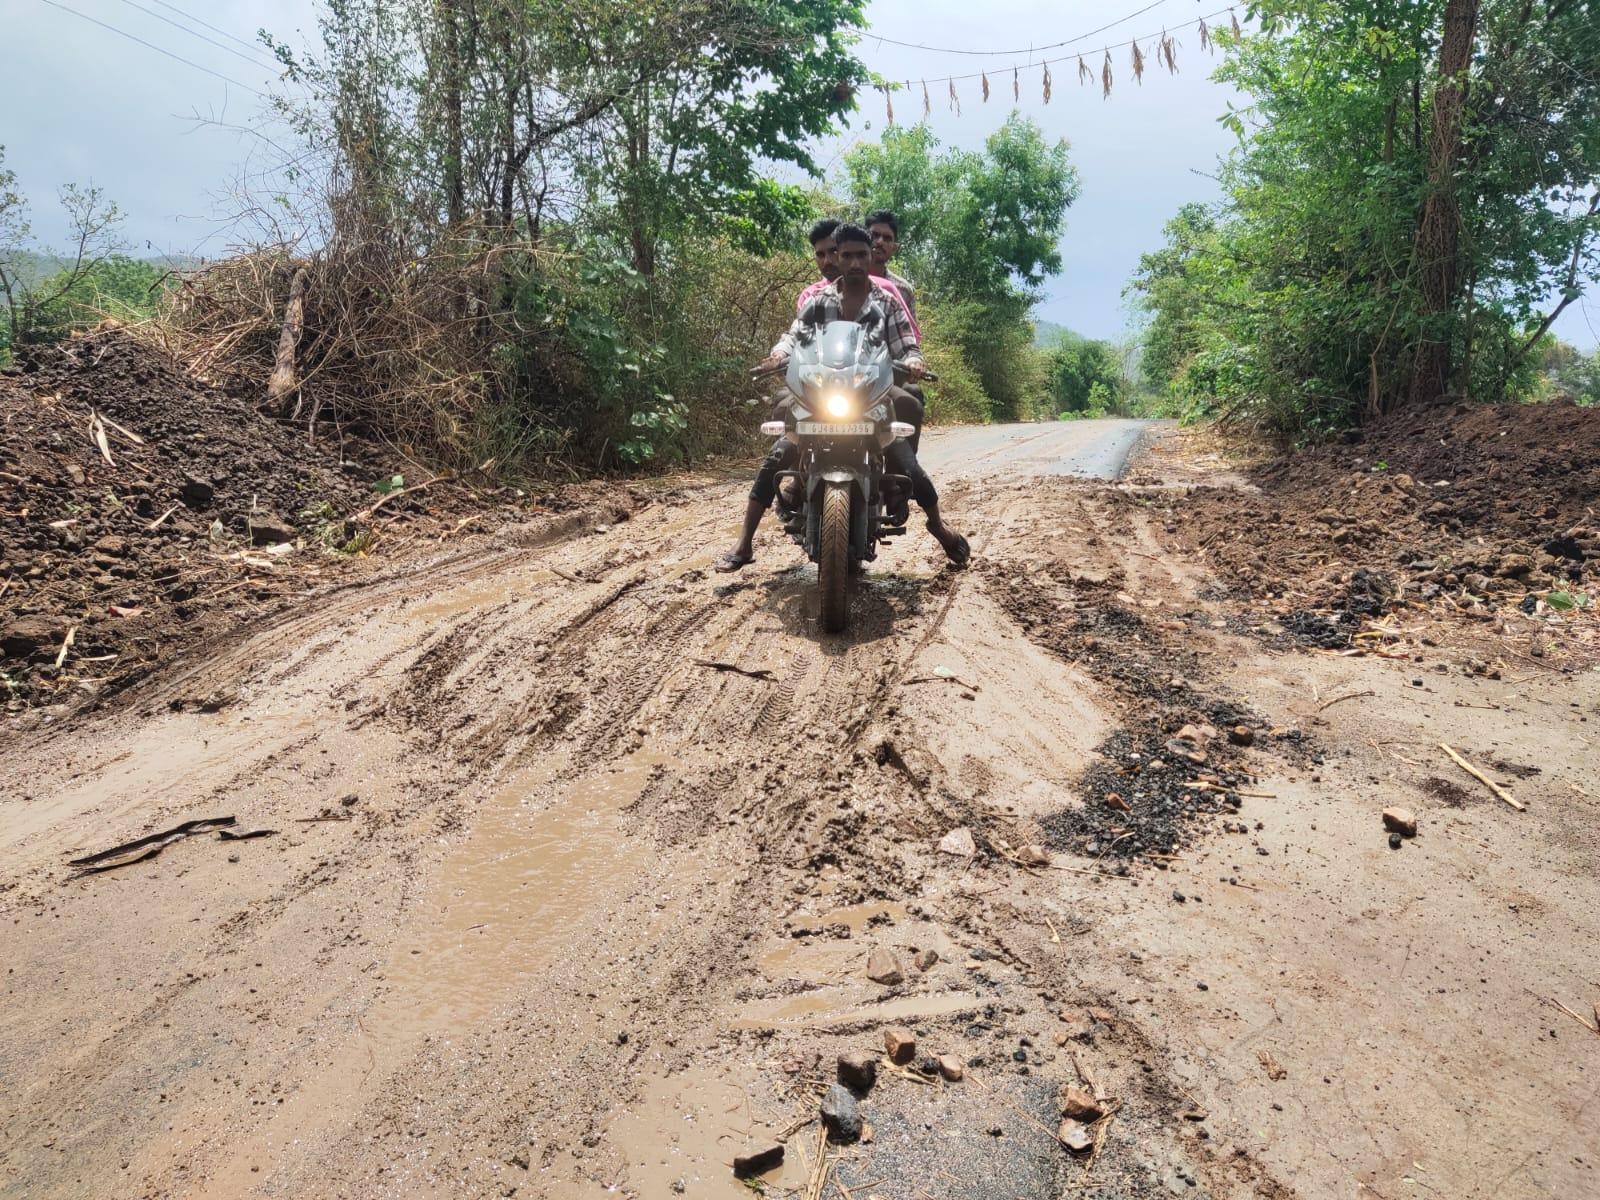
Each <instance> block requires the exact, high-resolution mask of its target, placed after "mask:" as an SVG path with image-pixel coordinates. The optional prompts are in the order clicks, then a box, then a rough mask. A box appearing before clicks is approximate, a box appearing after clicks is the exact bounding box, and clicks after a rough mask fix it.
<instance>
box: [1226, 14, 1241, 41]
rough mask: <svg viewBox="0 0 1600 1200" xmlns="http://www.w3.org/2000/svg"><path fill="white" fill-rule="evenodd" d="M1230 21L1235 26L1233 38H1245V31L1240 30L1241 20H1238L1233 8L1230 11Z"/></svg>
mask: <svg viewBox="0 0 1600 1200" xmlns="http://www.w3.org/2000/svg"><path fill="white" fill-rule="evenodd" d="M1228 20H1229V21H1230V22H1231V23H1232V25H1233V36H1234V37H1243V36H1244V30H1242V29H1240V28H1239V18H1238V16H1237V15H1235V13H1234V11H1233V9H1231V8H1230V9H1229V10H1228Z"/></svg>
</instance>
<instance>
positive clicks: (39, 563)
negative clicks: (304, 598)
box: [0, 328, 412, 710]
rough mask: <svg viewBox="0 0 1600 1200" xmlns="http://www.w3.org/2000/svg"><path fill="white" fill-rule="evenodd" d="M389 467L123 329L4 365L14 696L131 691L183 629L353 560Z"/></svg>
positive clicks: (3, 586) (364, 449) (33, 698)
mask: <svg viewBox="0 0 1600 1200" xmlns="http://www.w3.org/2000/svg"><path fill="white" fill-rule="evenodd" d="M381 459H382V456H381V454H380V452H379V451H378V450H377V448H375V447H372V446H370V445H364V444H359V443H355V444H353V443H351V442H349V441H345V442H343V443H342V444H338V443H333V442H330V441H329V440H328V439H319V441H318V442H317V443H310V442H308V438H307V433H306V430H305V429H304V428H296V427H293V426H289V425H285V424H283V423H280V422H278V421H274V420H272V419H270V418H268V417H265V416H263V415H261V414H260V413H258V412H257V411H256V410H255V408H254V407H253V406H252V405H251V404H250V403H249V402H248V401H247V400H246V399H245V398H243V397H239V396H235V395H230V394H228V393H227V392H225V391H222V390H219V389H217V388H214V387H211V386H209V385H207V384H204V383H200V382H198V381H196V380H195V379H193V378H192V377H190V376H189V375H187V374H185V373H184V372H183V371H182V370H181V368H179V367H178V366H177V365H176V364H175V363H174V362H173V361H172V360H170V359H169V358H167V357H166V356H165V355H163V354H162V353H161V352H160V351H158V350H156V349H154V348H152V347H150V346H149V345H147V344H145V343H143V342H141V341H139V340H137V339H136V338H134V337H132V336H130V335H129V334H128V333H127V332H125V331H123V330H120V329H115V328H108V329H104V330H101V331H97V332H95V333H92V334H89V335H86V336H83V337H78V338H74V339H73V340H72V341H70V342H68V343H66V344H64V345H63V346H60V347H57V348H54V349H51V350H47V351H44V352H42V353H40V354H39V355H37V356H36V357H35V358H34V359H33V360H32V361H31V362H30V363H28V364H27V367H26V368H25V369H23V368H17V367H13V368H10V369H8V370H7V371H6V372H4V373H3V374H0V594H3V595H4V597H5V600H4V604H3V606H0V612H3V613H4V616H3V617H0V699H3V700H4V701H5V703H6V705H7V707H8V708H9V709H12V710H15V709H18V708H21V707H24V706H26V705H30V704H35V703H41V702H52V701H64V700H68V699H71V698H75V697H81V695H82V693H83V692H84V691H87V692H89V693H94V692H97V691H102V690H104V689H106V688H107V687H108V686H112V685H115V684H118V683H126V682H128V681H130V680H131V679H132V678H135V677H137V676H138V675H139V674H142V673H143V671H144V670H146V669H148V667H149V666H150V665H151V664H152V663H153V662H155V661H156V660H157V659H158V658H160V657H161V656H162V654H163V648H164V646H166V644H167V643H168V642H170V641H171V640H173V639H174V638H180V639H187V638H192V637H193V636H194V635H195V634H197V633H199V632H202V631H204V630H206V629H208V628H209V627H210V626H212V625H216V624H219V621H218V620H216V618H226V619H229V620H238V619H241V618H243V617H244V616H247V615H249V613H250V612H251V611H252V610H257V609H259V608H260V607H261V606H262V605H264V604H268V603H270V602H272V601H274V600H275V599H276V598H277V597H279V596H282V595H284V594H286V593H289V592H295V593H298V592H301V591H303V590H304V588H305V586H306V585H307V583H308V577H315V576H317V575H319V574H323V573H326V572H328V571H332V570H338V569H340V568H341V567H342V566H344V565H348V563H349V561H350V558H351V556H350V555H349V554H340V553H339V551H340V550H352V549H359V548H360V544H359V541H358V542H357V543H354V544H352V541H351V539H352V537H356V538H358V539H359V538H361V537H363V536H368V537H370V535H363V534H362V533H361V532H360V531H359V530H358V529H356V528H355V527H354V526H350V527H347V522H346V517H347V516H348V515H350V514H353V513H356V512H359V511H360V510H361V509H363V508H364V507H366V506H367V505H369V504H370V503H371V502H372V501H373V500H374V499H376V498H377V494H376V493H374V491H373V485H374V483H375V481H377V480H379V479H384V480H391V479H392V477H393V473H394V471H395V469H396V468H394V467H393V465H392V464H391V463H388V462H383V461H381ZM411 502H412V498H411V497H406V498H404V499H403V500H401V501H399V502H398V503H397V504H396V505H395V507H397V508H404V507H405V506H406V505H407V504H408V503H411ZM386 512H387V507H386Z"/></svg>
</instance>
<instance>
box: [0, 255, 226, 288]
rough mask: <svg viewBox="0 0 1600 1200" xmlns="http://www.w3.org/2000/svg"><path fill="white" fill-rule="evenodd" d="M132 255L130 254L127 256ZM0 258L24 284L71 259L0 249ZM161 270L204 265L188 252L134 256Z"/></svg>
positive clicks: (60, 268) (52, 272)
mask: <svg viewBox="0 0 1600 1200" xmlns="http://www.w3.org/2000/svg"><path fill="white" fill-rule="evenodd" d="M129 257H130V258H131V257H133V256H132V255H130V256H129ZM0 258H4V259H5V260H6V261H8V262H10V263H12V264H13V265H14V266H15V267H16V268H17V272H18V274H19V275H20V276H21V278H22V282H23V283H25V284H29V285H32V284H37V283H39V282H41V281H42V280H45V279H48V278H50V276H52V275H55V274H57V273H58V272H61V271H65V270H66V269H67V268H68V267H70V266H71V265H72V260H71V259H68V258H63V257H61V256H60V255H59V254H40V253H39V252H38V251H36V250H17V251H11V252H7V251H0ZM134 261H135V262H146V263H149V264H150V265H151V266H153V267H155V268H156V269H157V270H161V271H192V270H194V269H195V268H196V267H199V266H202V265H204V262H205V260H204V259H200V258H195V257H194V256H193V255H190V254H147V255H145V256H144V257H142V258H135V259H134Z"/></svg>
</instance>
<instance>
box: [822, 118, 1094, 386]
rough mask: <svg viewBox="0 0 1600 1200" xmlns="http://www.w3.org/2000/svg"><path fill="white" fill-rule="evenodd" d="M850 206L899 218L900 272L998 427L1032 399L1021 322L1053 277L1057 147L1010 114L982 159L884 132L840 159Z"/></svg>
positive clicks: (1071, 184)
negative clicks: (952, 346) (936, 320)
mask: <svg viewBox="0 0 1600 1200" xmlns="http://www.w3.org/2000/svg"><path fill="white" fill-rule="evenodd" d="M845 170H846V176H847V181H848V187H849V192H850V200H851V204H852V206H853V207H854V208H855V209H857V210H860V211H862V212H865V211H867V210H870V209H876V208H888V209H891V210H892V211H894V212H895V213H896V215H897V216H898V217H899V220H900V224H901V228H900V241H901V246H902V249H903V253H904V257H905V263H906V269H907V271H908V272H909V273H910V274H911V275H912V277H913V278H914V279H916V280H917V281H918V283H919V284H920V285H921V286H922V287H923V288H924V290H925V291H927V292H928V293H929V295H930V296H931V298H932V300H933V302H934V303H935V304H938V305H940V306H941V307H942V309H943V311H944V314H945V319H946V326H947V328H948V329H949V330H950V332H951V335H952V336H953V337H954V338H955V339H956V342H957V344H958V345H959V346H960V347H961V350H962V354H963V356H964V358H965V359H966V361H967V362H969V363H970V364H971V365H972V367H973V369H974V370H975V371H976V372H977V374H978V377H979V378H980V380H981V381H982V383H983V387H984V390H985V391H986V392H987V393H988V395H989V397H990V400H991V403H992V406H993V410H994V412H995V414H996V415H1004V416H1017V415H1023V414H1024V413H1026V412H1028V411H1029V410H1030V406H1031V405H1032V404H1033V403H1035V402H1037V400H1038V399H1039V398H1040V396H1039V393H1040V389H1041V380H1040V369H1039V368H1040V363H1039V359H1038V356H1037V355H1036V354H1035V353H1034V351H1033V346H1032V341H1033V337H1032V329H1031V327H1030V325H1029V323H1028V319H1027V318H1028V314H1029V312H1030V311H1031V310H1032V307H1033V305H1034V303H1035V302H1036V300H1037V299H1038V296H1039V290H1040V287H1041V285H1042V284H1043V283H1044V281H1045V280H1046V279H1047V278H1048V277H1050V276H1051V275H1054V274H1057V273H1059V272H1060V270H1061V252H1060V240H1061V235H1062V232H1063V230H1064V229H1065V225H1066V212H1067V209H1068V207H1070V206H1071V204H1072V202H1073V201H1074V200H1075V199H1077V196H1078V190H1079V184H1078V175H1077V171H1076V170H1075V169H1074V168H1073V166H1072V164H1071V162H1070V160H1069V158H1068V151H1067V144H1066V142H1065V141H1058V142H1055V143H1050V142H1047V141H1046V140H1045V138H1044V135H1043V134H1042V133H1041V132H1040V130H1039V127H1038V126H1037V125H1035V124H1034V123H1033V122H1032V121H1029V120H1026V119H1024V118H1023V117H1021V116H1019V115H1017V114H1016V113H1013V114H1012V115H1011V117H1010V118H1009V119H1008V120H1007V121H1006V123H1005V124H1004V125H1003V126H1001V128H1000V129H999V130H997V131H996V132H995V133H994V134H992V135H991V136H990V137H989V138H988V140H987V141H986V142H985V144H984V148H983V150H982V151H967V150H955V149H952V150H946V151H942V152H941V151H940V150H939V142H938V140H937V139H936V138H935V137H934V136H933V134H932V133H931V132H930V131H929V130H928V128H927V127H926V126H921V125H919V126H915V127H913V128H910V129H901V128H890V129H888V130H885V131H884V134H883V137H882V138H881V140H880V141H879V142H878V143H876V144H872V143H867V144H863V145H860V146H857V147H856V148H855V149H853V150H852V151H851V152H850V153H849V154H848V155H847V156H846V159H845Z"/></svg>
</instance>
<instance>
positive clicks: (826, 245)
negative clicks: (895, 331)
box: [794, 217, 922, 343]
mask: <svg viewBox="0 0 1600 1200" xmlns="http://www.w3.org/2000/svg"><path fill="white" fill-rule="evenodd" d="M842 224H844V222H842V221H836V220H834V219H833V218H832V217H824V218H823V219H822V220H820V221H818V222H817V223H816V224H815V225H813V226H812V227H811V253H812V255H813V257H815V258H816V260H817V272H818V274H820V275H821V276H822V278H821V279H819V280H817V281H816V282H815V283H812V284H808V285H807V286H806V288H805V290H804V291H802V292H801V293H800V297H799V299H797V300H796V301H795V302H794V310H795V313H796V315H798V314H799V313H802V312H804V311H805V307H806V305H807V304H809V303H810V302H811V298H812V297H813V296H815V295H816V294H817V293H818V292H820V291H821V290H822V289H823V288H825V287H827V286H828V285H829V284H830V283H833V282H834V281H835V280H836V279H838V278H839V243H838V242H837V241H836V240H835V238H834V235H835V234H836V233H837V232H838V231H839V226H840V225H842ZM870 278H871V280H872V282H873V284H874V286H876V287H879V288H882V289H883V290H884V291H885V292H887V293H888V294H889V295H890V296H892V297H894V299H895V300H896V301H897V302H898V303H899V305H900V307H901V308H902V309H904V310H905V314H906V320H908V321H910V322H911V332H912V334H913V335H914V336H915V337H916V339H917V341H918V342H919V343H920V342H921V341H922V330H921V329H920V328H919V327H918V325H917V318H916V314H915V313H914V312H912V310H911V304H910V302H909V301H908V300H907V299H906V297H905V294H904V293H902V292H901V290H900V288H899V287H898V286H896V285H895V284H894V283H893V282H891V281H890V280H888V279H886V278H884V275H883V272H881V271H874V272H873V273H872V275H871V276H870Z"/></svg>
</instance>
